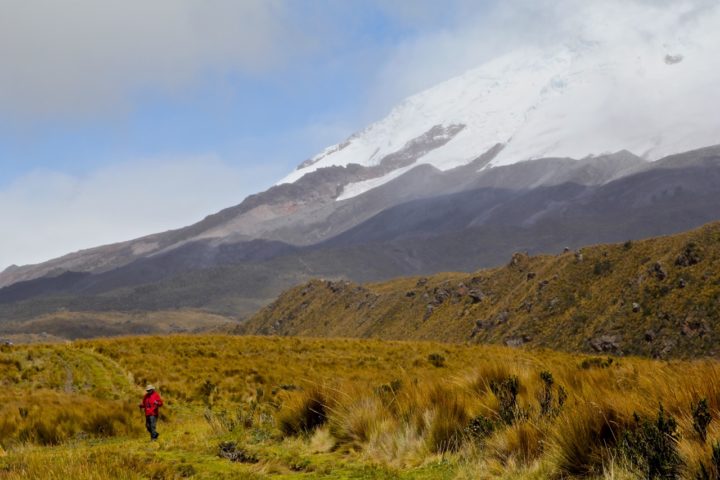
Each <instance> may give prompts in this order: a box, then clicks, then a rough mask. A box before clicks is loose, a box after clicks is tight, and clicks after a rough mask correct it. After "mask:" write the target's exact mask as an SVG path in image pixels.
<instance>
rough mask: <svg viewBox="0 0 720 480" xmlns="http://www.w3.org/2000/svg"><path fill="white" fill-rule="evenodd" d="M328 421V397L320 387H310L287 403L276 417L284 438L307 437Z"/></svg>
mask: <svg viewBox="0 0 720 480" xmlns="http://www.w3.org/2000/svg"><path fill="white" fill-rule="evenodd" d="M327 420H328V396H327V392H326V391H325V390H324V389H323V388H321V387H312V388H310V389H309V390H306V391H304V392H302V393H301V394H300V395H297V396H296V397H294V398H293V399H292V400H291V401H289V402H288V403H287V404H286V405H285V407H284V408H283V410H282V411H281V412H280V413H279V415H278V426H279V427H280V431H281V432H282V434H283V435H284V436H296V435H301V434H302V435H307V434H310V433H312V432H313V431H314V430H315V429H316V428H317V427H320V426H322V425H325V423H326V422H327Z"/></svg>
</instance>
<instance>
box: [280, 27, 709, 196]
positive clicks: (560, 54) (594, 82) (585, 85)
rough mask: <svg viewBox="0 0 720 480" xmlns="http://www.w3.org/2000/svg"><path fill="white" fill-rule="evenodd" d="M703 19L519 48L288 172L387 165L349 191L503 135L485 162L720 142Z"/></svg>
mask: <svg viewBox="0 0 720 480" xmlns="http://www.w3.org/2000/svg"><path fill="white" fill-rule="evenodd" d="M649 21H650V20H649ZM702 31H703V30H702V29H701V30H699V32H700V33H697V34H696V35H693V32H692V31H690V30H689V29H688V31H686V32H684V33H683V35H681V36H678V35H677V33H676V34H675V35H674V36H668V38H663V36H662V35H659V34H657V33H656V34H655V35H654V36H653V37H652V38H651V40H642V41H641V40H637V39H636V38H635V37H632V38H633V39H634V40H636V43H634V44H626V43H623V42H622V41H618V39H617V38H616V37H612V38H614V39H615V40H614V41H602V40H600V41H592V42H591V41H577V42H574V43H572V44H569V45H568V44H565V45H561V46H557V47H543V48H540V47H538V48H530V49H527V48H525V49H521V50H518V51H513V52H511V53H508V54H505V55H502V56H500V57H499V58H495V59H493V60H491V61H488V62H487V63H485V64H483V65H481V66H479V67H478V68H475V69H473V70H470V71H468V72H466V73H465V74H463V75H460V76H458V77H456V78H453V79H451V80H448V81H446V82H444V83H441V84H439V85H437V86H435V87H433V88H430V89H429V90H426V91H424V92H421V93H419V94H416V95H414V96H412V97H410V98H408V99H407V100H405V101H404V102H402V103H401V104H400V105H398V106H397V107H395V108H394V109H393V110H392V111H391V112H390V114H389V115H388V116H387V117H385V118H383V119H382V120H380V121H378V122H376V123H374V124H372V125H370V126H369V127H367V128H366V129H364V130H362V131H360V132H358V133H356V134H354V135H353V136H351V137H350V138H348V139H347V140H346V141H344V142H342V143H339V144H337V145H333V146H331V147H328V148H326V149H325V150H323V151H322V152H320V153H319V154H318V155H316V156H315V157H313V158H311V159H309V160H308V161H306V162H304V163H303V164H302V165H300V167H298V169H297V170H296V171H294V172H292V173H290V174H289V175H288V176H286V177H285V178H284V179H283V180H281V182H280V183H288V182H295V181H297V180H298V179H300V178H301V177H302V176H303V175H305V174H307V173H310V172H313V171H316V170H317V169H320V168H323V167H330V166H347V165H350V164H358V165H362V166H364V167H378V166H384V167H386V168H382V169H378V170H377V171H376V173H375V175H373V176H372V178H367V179H363V180H361V181H358V182H354V183H351V184H349V185H346V186H345V187H344V189H343V191H342V193H341V194H340V195H339V196H338V200H345V199H348V198H351V197H353V196H356V195H359V194H361V193H363V192H366V191H368V190H370V189H372V188H376V187H378V186H379V185H382V184H384V183H386V182H387V181H390V180H392V179H394V178H396V177H398V176H399V175H401V174H402V173H404V172H406V171H407V170H409V169H411V168H413V167H414V166H416V165H418V164H430V165H432V166H434V167H436V168H438V169H440V170H448V169H451V168H455V167H457V166H460V165H465V164H468V163H469V162H471V161H473V160H474V159H476V158H478V157H479V156H480V155H482V154H483V153H485V152H487V151H488V150H490V149H491V148H493V146H495V145H497V144H500V145H503V146H504V149H503V150H502V152H500V153H499V154H498V155H497V156H496V157H495V158H494V159H492V161H491V162H490V163H489V164H487V165H485V168H487V167H491V166H500V165H509V164H513V163H517V162H521V161H525V160H531V159H536V158H548V157H560V158H568V157H569V158H585V157H588V156H597V155H601V154H603V153H607V152H616V151H620V150H628V151H630V152H633V153H634V154H636V155H639V156H641V157H643V158H645V159H647V160H656V159H658V158H661V157H664V156H666V155H670V154H674V153H679V152H683V151H688V150H691V149H694V148H700V147H704V146H708V145H714V144H718V143H720V115H718V113H717V112H718V110H719V108H720V103H719V101H720V95H718V94H717V93H715V92H716V91H717V87H716V85H718V84H720V83H719V82H720V61H719V60H718V58H720V57H718V56H717V52H716V51H715V50H716V47H717V45H714V44H713V43H712V42H708V39H707V38H703V37H701V33H702ZM638 35H639V34H638ZM639 36H640V37H641V35H639ZM619 38H620V39H621V40H627V37H619ZM664 40H665V41H664ZM428 136H430V137H431V138H432V140H433V143H432V144H428V143H427V137H428ZM418 143H423V144H425V148H423V149H418V148H417V144H418ZM411 147H412V148H411ZM409 150H414V152H413V151H409ZM413 153H414V155H413ZM398 155H400V156H404V157H405V160H404V161H402V162H397V159H396V158H395V157H397V156H398Z"/></svg>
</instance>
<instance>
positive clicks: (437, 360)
mask: <svg viewBox="0 0 720 480" xmlns="http://www.w3.org/2000/svg"><path fill="white" fill-rule="evenodd" d="M428 361H429V362H430V364H432V366H433V367H437V368H442V367H444V366H445V357H443V356H442V355H440V354H439V353H431V354H430V355H428Z"/></svg>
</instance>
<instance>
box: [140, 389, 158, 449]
mask: <svg viewBox="0 0 720 480" xmlns="http://www.w3.org/2000/svg"><path fill="white" fill-rule="evenodd" d="M162 404H163V401H162V398H160V395H159V394H158V393H157V392H156V391H155V387H153V386H152V385H148V386H147V387H145V396H144V397H143V399H142V402H141V403H140V405H139V407H140V408H143V409H145V428H147V431H148V432H149V433H150V440H157V438H158V436H159V434H158V432H157V430H156V429H155V428H156V427H157V419H158V413H159V412H160V407H162Z"/></svg>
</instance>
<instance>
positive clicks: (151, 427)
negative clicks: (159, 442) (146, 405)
mask: <svg viewBox="0 0 720 480" xmlns="http://www.w3.org/2000/svg"><path fill="white" fill-rule="evenodd" d="M155 427H157V417H156V416H155V415H148V416H147V417H145V428H147V431H148V432H149V433H150V440H156V439H157V438H158V436H159V434H158V433H157V430H156V429H155Z"/></svg>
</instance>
